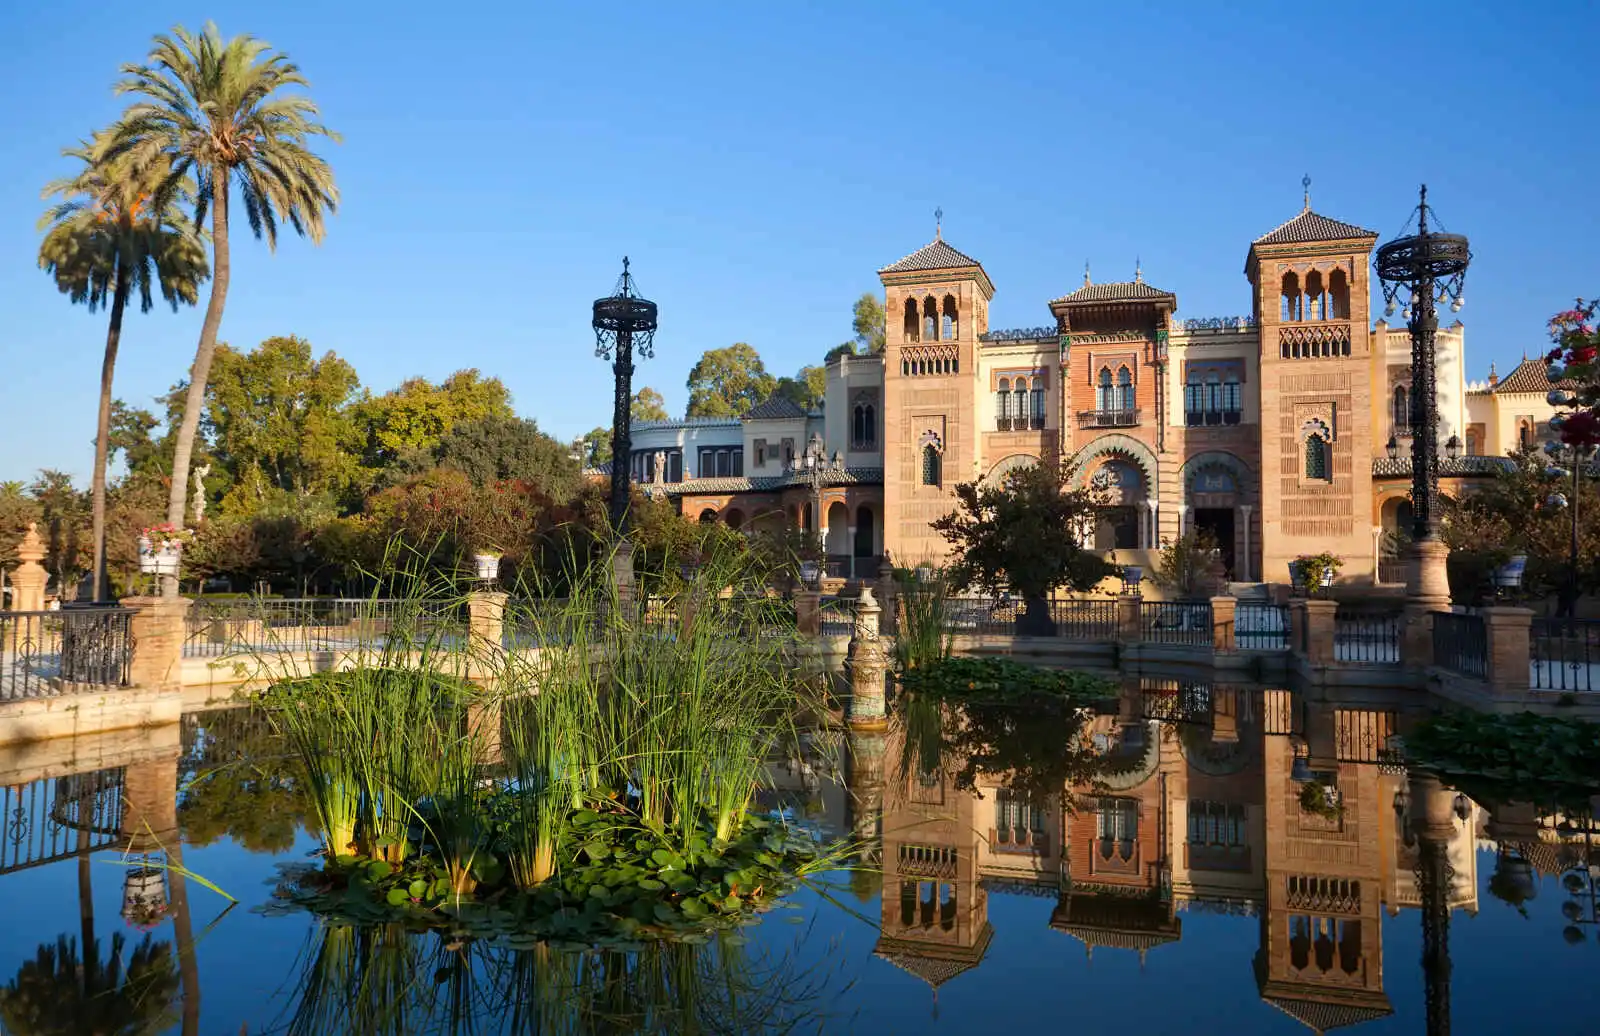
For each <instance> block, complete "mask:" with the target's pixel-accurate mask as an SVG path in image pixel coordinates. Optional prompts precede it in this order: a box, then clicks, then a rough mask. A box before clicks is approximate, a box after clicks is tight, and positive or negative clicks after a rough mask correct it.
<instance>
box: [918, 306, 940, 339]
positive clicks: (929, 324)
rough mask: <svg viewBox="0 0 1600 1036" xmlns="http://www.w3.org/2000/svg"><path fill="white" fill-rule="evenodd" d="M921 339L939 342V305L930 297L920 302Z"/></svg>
mask: <svg viewBox="0 0 1600 1036" xmlns="http://www.w3.org/2000/svg"><path fill="white" fill-rule="evenodd" d="M922 337H923V339H925V340H926V341H929V342H937V341H938V340H939V303H937V302H935V301H934V298H933V296H932V295H929V296H928V297H927V298H925V299H923V300H922Z"/></svg>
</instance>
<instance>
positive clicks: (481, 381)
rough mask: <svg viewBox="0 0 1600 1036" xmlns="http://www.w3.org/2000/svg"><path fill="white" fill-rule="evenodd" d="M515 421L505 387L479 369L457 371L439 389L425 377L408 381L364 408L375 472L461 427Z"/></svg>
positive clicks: (361, 417)
mask: <svg viewBox="0 0 1600 1036" xmlns="http://www.w3.org/2000/svg"><path fill="white" fill-rule="evenodd" d="M515 416H516V414H515V413H514V412H513V411H512V409H511V393H510V391H509V390H507V388H506V386H505V383H504V382H502V381H501V380H500V379H499V378H485V377H484V376H483V375H482V374H480V373H479V372H478V370H477V369H476V368H469V369H467V370H459V371H456V372H455V373H454V374H452V375H450V376H449V377H448V378H446V379H445V380H444V382H443V383H442V384H439V385H435V384H433V383H432V382H430V381H428V380H427V379H426V378H408V379H406V380H405V381H404V382H402V383H401V384H400V387H399V388H397V389H395V390H394V391H392V392H386V393H384V394H383V395H381V396H375V397H373V398H371V399H368V400H366V401H364V402H363V403H362V404H361V406H360V408H359V420H360V422H361V424H362V426H363V427H364V428H365V429H366V437H367V463H368V464H370V465H372V466H374V467H382V466H384V465H387V464H390V463H393V462H394V461H395V460H396V458H398V457H400V456H402V455H404V454H406V453H408V452H411V451H417V450H421V451H431V450H433V449H434V448H435V447H437V446H438V445H439V441H440V440H441V439H443V438H444V437H445V436H446V435H447V434H449V432H450V430H451V429H452V428H454V427H455V426H456V425H458V424H463V423H466V422H470V421H484V420H489V419H491V418H503V419H511V418H514V417H515Z"/></svg>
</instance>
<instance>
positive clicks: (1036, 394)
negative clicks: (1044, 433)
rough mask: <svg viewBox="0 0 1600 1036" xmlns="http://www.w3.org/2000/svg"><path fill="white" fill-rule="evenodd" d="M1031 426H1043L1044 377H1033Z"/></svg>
mask: <svg viewBox="0 0 1600 1036" xmlns="http://www.w3.org/2000/svg"><path fill="white" fill-rule="evenodd" d="M1033 427H1034V428H1043V427H1044V379H1043V378H1034V379H1033Z"/></svg>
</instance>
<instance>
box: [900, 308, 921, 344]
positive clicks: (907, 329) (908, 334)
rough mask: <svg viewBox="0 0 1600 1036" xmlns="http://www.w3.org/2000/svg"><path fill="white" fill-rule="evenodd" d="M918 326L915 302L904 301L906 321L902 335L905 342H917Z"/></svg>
mask: <svg viewBox="0 0 1600 1036" xmlns="http://www.w3.org/2000/svg"><path fill="white" fill-rule="evenodd" d="M918 326H919V324H918V320H917V300H916V299H906V319H905V324H904V326H903V333H904V334H905V340H906V341H908V342H915V341H918V340H919V336H918V334H917V327H918Z"/></svg>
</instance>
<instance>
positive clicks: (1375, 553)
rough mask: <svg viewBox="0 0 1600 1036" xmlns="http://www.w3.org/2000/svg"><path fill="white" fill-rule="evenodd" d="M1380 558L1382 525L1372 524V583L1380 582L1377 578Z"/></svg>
mask: <svg viewBox="0 0 1600 1036" xmlns="http://www.w3.org/2000/svg"><path fill="white" fill-rule="evenodd" d="M1382 560H1383V526H1381V525H1374V526H1373V527H1372V582H1373V584H1374V585H1376V584H1377V583H1379V582H1380V580H1379V579H1378V563H1379V562H1380V561H1382Z"/></svg>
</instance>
